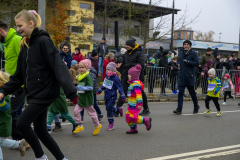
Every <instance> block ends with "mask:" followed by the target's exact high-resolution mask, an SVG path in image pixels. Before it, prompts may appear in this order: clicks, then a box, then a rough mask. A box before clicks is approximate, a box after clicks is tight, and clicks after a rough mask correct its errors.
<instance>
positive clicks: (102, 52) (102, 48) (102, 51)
mask: <svg viewBox="0 0 240 160" xmlns="http://www.w3.org/2000/svg"><path fill="white" fill-rule="evenodd" d="M97 52H98V56H99V59H98V74H99V73H100V70H101V75H103V60H104V58H105V56H106V55H107V54H108V45H107V43H106V38H104V37H103V38H102V42H101V43H100V44H99V45H98V49H97Z"/></svg>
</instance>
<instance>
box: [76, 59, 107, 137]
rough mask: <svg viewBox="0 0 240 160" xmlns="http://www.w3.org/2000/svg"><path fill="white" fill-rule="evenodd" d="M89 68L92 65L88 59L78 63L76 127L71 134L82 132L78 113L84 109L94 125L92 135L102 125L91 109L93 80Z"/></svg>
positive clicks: (97, 131)
mask: <svg viewBox="0 0 240 160" xmlns="http://www.w3.org/2000/svg"><path fill="white" fill-rule="evenodd" d="M91 66H92V64H91V60H90V59H86V60H82V61H80V63H79V70H80V75H79V77H78V81H79V82H78V86H77V91H78V97H79V99H78V104H77V105H76V106H75V109H74V118H75V120H76V123H77V127H76V129H75V131H73V133H78V132H81V131H83V130H84V127H83V125H82V119H81V114H80V112H81V111H82V110H83V109H86V110H87V112H88V114H89V116H90V117H92V120H93V123H94V125H95V127H94V128H95V130H94V131H93V135H94V136H95V135H97V134H98V133H99V132H100V130H101V128H102V125H101V124H100V123H99V121H98V116H97V113H96V111H95V109H94V107H93V105H94V98H93V80H92V77H91V76H90V74H89V71H88V70H89V69H90V68H91Z"/></svg>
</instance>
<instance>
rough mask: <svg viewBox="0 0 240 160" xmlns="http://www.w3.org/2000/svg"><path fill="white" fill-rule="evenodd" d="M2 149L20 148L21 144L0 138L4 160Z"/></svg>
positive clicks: (0, 159)
mask: <svg viewBox="0 0 240 160" xmlns="http://www.w3.org/2000/svg"><path fill="white" fill-rule="evenodd" d="M1 147H8V148H18V147H19V142H18V141H15V140H11V139H5V138H3V137H0V160H3V154H2V149H1Z"/></svg>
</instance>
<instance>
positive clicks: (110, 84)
mask: <svg viewBox="0 0 240 160" xmlns="http://www.w3.org/2000/svg"><path fill="white" fill-rule="evenodd" d="M116 66H117V64H116V63H114V62H110V63H109V64H108V65H107V67H106V78H105V79H104V82H103V85H102V86H101V88H100V89H99V90H98V92H97V95H99V94H101V92H102V91H104V99H105V105H106V110H107V117H108V122H109V125H108V127H107V130H108V131H110V130H112V129H113V128H114V127H115V126H114V119H113V112H116V111H117V112H119V113H120V116H121V117H122V116H123V109H122V107H119V108H116V107H114V105H115V102H116V100H117V90H119V92H120V95H121V98H122V100H123V101H125V100H126V97H125V94H124V91H123V88H122V86H121V82H120V79H119V77H118V76H117V75H116Z"/></svg>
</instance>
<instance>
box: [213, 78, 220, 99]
mask: <svg viewBox="0 0 240 160" xmlns="http://www.w3.org/2000/svg"><path fill="white" fill-rule="evenodd" d="M216 81H217V88H216V89H215V91H214V92H215V95H216V94H217V93H218V92H219V91H220V90H221V81H220V80H218V79H216Z"/></svg>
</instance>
